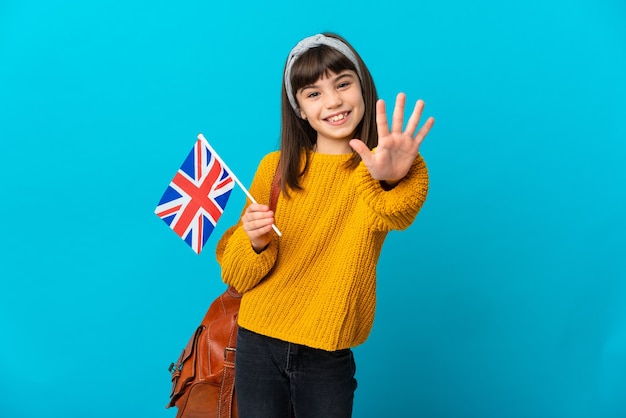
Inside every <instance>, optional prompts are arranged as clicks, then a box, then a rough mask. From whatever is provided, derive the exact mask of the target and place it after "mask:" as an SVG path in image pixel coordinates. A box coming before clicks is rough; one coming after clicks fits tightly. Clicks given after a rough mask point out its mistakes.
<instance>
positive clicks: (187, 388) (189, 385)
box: [166, 164, 280, 418]
mask: <svg viewBox="0 0 626 418" xmlns="http://www.w3.org/2000/svg"><path fill="white" fill-rule="evenodd" d="M279 194H280V164H279V167H277V169H276V173H275V175H274V180H273V182H272V188H271V191H270V208H271V209H272V210H275V209H276V203H277V201H278V195H279ZM232 229H234V227H231V230H232ZM240 301H241V294H240V293H237V291H236V290H235V289H234V288H233V287H229V288H228V289H226V291H225V292H224V293H222V294H221V295H220V296H219V297H218V298H217V299H215V300H214V301H213V303H211V306H210V307H209V310H208V311H207V313H206V314H205V315H204V319H202V322H201V323H200V326H198V328H197V329H196V332H194V334H193V335H192V336H191V339H190V340H189V343H187V346H186V347H185V349H184V350H183V352H182V353H181V354H180V357H179V358H178V361H177V362H176V363H172V364H171V365H170V368H169V371H170V372H171V373H172V392H171V393H170V401H169V403H168V404H167V406H166V408H171V407H173V406H175V407H177V408H178V413H177V414H176V418H238V416H239V414H238V412H237V398H236V395H235V354H236V350H237V348H236V347H237V330H238V326H237V315H238V314H239V304H240Z"/></svg>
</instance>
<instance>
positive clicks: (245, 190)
mask: <svg viewBox="0 0 626 418" xmlns="http://www.w3.org/2000/svg"><path fill="white" fill-rule="evenodd" d="M198 139H199V140H201V141H202V142H203V143H204V145H206V146H207V148H208V149H209V150H211V153H212V154H213V156H214V157H215V158H216V159H217V160H218V161H219V162H220V164H222V166H224V168H226V169H227V170H228V172H229V173H230V175H231V177H232V178H233V180H235V183H237V185H239V187H240V188H241V190H243V192H244V193H245V194H246V196H248V199H250V201H251V202H252V203H254V204H255V205H256V204H257V201H256V200H254V197H252V195H251V194H250V192H249V191H248V189H246V188H245V187H244V185H243V184H242V183H241V182H240V181H239V179H238V178H237V176H236V175H235V173H233V170H231V169H230V167H228V166H227V165H226V163H225V162H224V160H222V159H221V158H220V156H219V154H218V153H217V152H215V150H214V149H213V147H212V146H211V145H210V144H209V141H207V139H206V138H205V137H204V135H202V134H198ZM272 229H273V230H274V232H276V234H277V235H278V236H279V237H282V236H283V234H281V233H280V231H279V230H278V228H277V227H276V225H274V224H272Z"/></svg>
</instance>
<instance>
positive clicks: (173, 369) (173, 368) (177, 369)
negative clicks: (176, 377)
mask: <svg viewBox="0 0 626 418" xmlns="http://www.w3.org/2000/svg"><path fill="white" fill-rule="evenodd" d="M181 370H183V365H182V364H181V365H180V366H178V365H176V363H172V364H170V367H169V368H168V369H167V371H168V372H170V373H172V374H174V372H180V371H181Z"/></svg>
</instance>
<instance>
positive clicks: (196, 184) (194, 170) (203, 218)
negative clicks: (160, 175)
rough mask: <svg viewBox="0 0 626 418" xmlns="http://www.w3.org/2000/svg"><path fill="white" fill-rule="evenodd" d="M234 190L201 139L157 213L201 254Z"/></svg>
mask: <svg viewBox="0 0 626 418" xmlns="http://www.w3.org/2000/svg"><path fill="white" fill-rule="evenodd" d="M233 186H234V181H233V176H232V174H231V173H230V172H229V171H228V169H227V167H225V166H224V164H223V163H222V162H221V159H220V158H219V157H217V154H216V153H215V151H214V150H213V149H212V148H211V146H210V145H209V143H208V142H207V140H206V139H205V138H204V136H202V135H199V136H198V140H197V141H196V143H195V145H194V146H193V149H192V150H191V152H189V155H187V158H186V159H185V162H183V165H182V166H181V167H180V169H179V170H178V172H177V173H176V176H174V179H173V180H172V181H171V182H170V185H169V186H168V187H167V189H166V190H165V193H163V197H161V201H159V204H158V205H157V207H156V209H155V211H154V213H156V214H157V215H158V216H159V217H160V218H161V219H163V221H164V222H165V223H166V224H168V225H169V227H170V228H172V230H174V232H175V233H176V234H177V235H178V236H180V237H181V238H182V239H183V240H184V241H185V242H186V243H187V245H189V246H190V247H191V249H192V250H194V251H195V252H196V254H200V251H202V247H204V244H206V242H207V240H208V239H209V235H211V232H213V229H214V228H215V225H216V224H217V220H218V219H219V218H220V216H222V213H223V212H224V209H225V208H226V203H227V202H228V198H229V197H230V192H231V191H232V189H233Z"/></svg>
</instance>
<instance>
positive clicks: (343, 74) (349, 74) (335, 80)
mask: <svg viewBox="0 0 626 418" xmlns="http://www.w3.org/2000/svg"><path fill="white" fill-rule="evenodd" d="M346 77H347V78H350V79H354V75H353V74H351V73H349V72H348V70H343V71H342V72H341V73H339V74H338V75H337V77H335V78H333V79H332V81H333V82H334V83H335V82H337V81H340V80H341V79H343V78H346ZM316 87H317V84H307V85H306V86H302V87H300V88H299V89H298V91H301V90H304V89H311V88H316Z"/></svg>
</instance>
